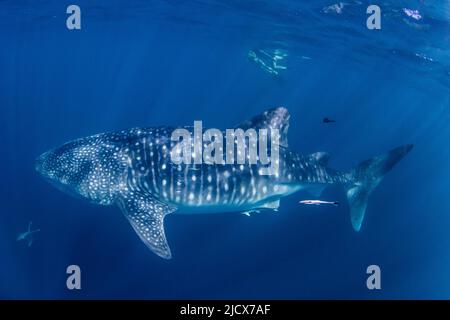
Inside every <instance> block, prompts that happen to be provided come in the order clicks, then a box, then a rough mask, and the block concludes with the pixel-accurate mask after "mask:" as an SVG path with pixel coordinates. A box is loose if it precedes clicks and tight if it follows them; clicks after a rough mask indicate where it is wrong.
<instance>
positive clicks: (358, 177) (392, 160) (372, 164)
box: [347, 144, 413, 231]
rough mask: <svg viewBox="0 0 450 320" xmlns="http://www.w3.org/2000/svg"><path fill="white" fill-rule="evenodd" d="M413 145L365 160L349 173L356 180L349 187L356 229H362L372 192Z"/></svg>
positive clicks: (349, 198) (353, 224)
mask: <svg viewBox="0 0 450 320" xmlns="http://www.w3.org/2000/svg"><path fill="white" fill-rule="evenodd" d="M412 147H413V146H412V145H411V144H408V145H405V146H402V147H398V148H395V149H392V150H391V151H389V152H387V153H385V154H382V155H380V156H377V157H374V158H372V159H369V160H366V161H363V162H361V163H360V164H359V165H358V166H357V167H356V168H355V169H353V170H352V171H350V172H349V173H348V174H347V176H348V178H350V179H352V180H353V181H354V185H352V186H350V187H349V188H348V189H347V199H348V202H349V205H350V217H351V221H352V226H353V229H355V231H359V230H360V229H361V224H362V222H363V219H364V214H365V212H366V208H367V201H368V199H369V196H370V193H371V192H372V191H373V189H375V187H376V186H377V185H378V184H379V183H380V182H381V180H382V179H383V177H384V175H385V174H386V173H387V172H389V171H390V170H391V169H392V168H393V167H394V166H395V165H396V164H397V162H399V161H400V160H401V159H402V158H403V157H404V156H405V155H406V154H407V153H408V152H409V151H411V149H412Z"/></svg>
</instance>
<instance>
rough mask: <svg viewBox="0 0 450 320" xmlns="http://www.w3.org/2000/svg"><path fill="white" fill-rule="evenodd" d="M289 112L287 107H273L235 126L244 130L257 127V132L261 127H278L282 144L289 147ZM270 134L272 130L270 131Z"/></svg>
mask: <svg viewBox="0 0 450 320" xmlns="http://www.w3.org/2000/svg"><path fill="white" fill-rule="evenodd" d="M289 117H290V115H289V112H288V110H287V109H286V108H283V107H279V108H272V109H269V110H267V111H265V112H263V113H261V114H259V115H257V116H255V117H253V118H252V119H250V120H247V121H245V122H243V123H241V124H239V125H238V126H236V127H235V128H236V129H237V128H240V129H242V130H244V131H245V130H247V129H250V128H253V129H255V130H256V131H257V132H258V130H259V129H270V130H273V129H277V130H278V131H279V134H280V141H279V144H280V146H283V147H287V146H288V139H287V133H288V129H289ZM269 135H270V131H269Z"/></svg>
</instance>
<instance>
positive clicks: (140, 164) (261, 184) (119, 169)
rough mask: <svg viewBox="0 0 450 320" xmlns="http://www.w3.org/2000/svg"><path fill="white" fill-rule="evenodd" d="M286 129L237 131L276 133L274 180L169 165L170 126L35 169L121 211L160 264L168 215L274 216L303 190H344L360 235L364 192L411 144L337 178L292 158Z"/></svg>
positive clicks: (322, 165) (92, 146)
mask: <svg viewBox="0 0 450 320" xmlns="http://www.w3.org/2000/svg"><path fill="white" fill-rule="evenodd" d="M288 126H289V113H288V111H287V110H286V109H285V108H274V109H270V110H267V111H266V112H264V113H262V114H261V115H258V116H256V117H254V118H253V119H251V120H249V121H246V122H244V123H242V124H240V125H238V126H237V127H236V128H241V129H243V130H247V129H249V128H254V129H255V130H258V129H263V128H266V129H268V130H273V129H277V130H279V132H280V135H281V137H280V148H279V171H278V174H276V175H261V174H260V170H259V169H260V166H262V165H260V164H214V165H211V164H206V163H203V164H193V163H192V164H174V163H173V162H172V161H171V156H170V150H171V148H173V146H174V144H175V143H176V142H174V141H172V140H171V134H172V132H173V130H174V129H175V128H171V127H153V128H134V129H129V130H123V131H119V132H113V133H101V134H97V135H94V136H90V137H86V138H81V139H78V140H75V141H72V142H68V143H66V144H64V145H62V146H61V147H59V148H56V149H53V150H50V151H48V152H45V153H44V154H42V155H41V156H39V157H38V159H37V160H36V170H37V171H38V172H40V173H41V174H42V175H43V176H44V177H45V178H47V179H48V180H50V182H52V183H53V184H54V185H56V186H57V187H58V188H60V189H62V190H64V191H67V192H69V193H72V194H76V195H81V196H82V197H83V198H87V199H89V200H90V201H92V202H94V203H97V204H102V205H117V206H118V207H120V208H121V209H122V211H123V213H124V215H125V217H126V218H127V219H128V220H129V221H130V223H131V225H132V226H133V228H134V230H135V231H136V233H137V234H138V235H139V237H140V238H141V240H142V241H143V242H144V243H145V244H146V245H147V246H148V247H149V248H150V249H151V250H152V251H153V252H154V253H156V254H157V255H159V256H160V257H162V258H166V259H169V258H171V251H170V248H169V246H168V244H167V241H166V236H165V232H164V217H165V216H166V215H167V214H170V213H217V212H249V211H256V210H258V209H263V208H267V209H273V210H277V209H278V207H279V201H280V198H282V197H284V196H287V195H289V194H292V193H293V192H296V191H298V190H302V189H306V190H310V191H311V192H313V193H316V194H317V193H318V192H320V191H321V190H323V188H325V187H326V186H328V185H331V184H339V185H342V186H343V188H345V191H346V194H347V198H348V202H349V206H350V211H351V212H350V215H351V223H352V225H353V228H354V229H355V230H356V231H359V230H360V228H361V223H362V221H363V218H364V214H365V211H366V207H367V201H368V197H369V195H370V193H371V192H372V190H373V189H374V188H375V187H376V186H377V185H378V184H379V183H380V181H381V180H382V179H383V177H384V175H385V174H386V173H387V172H388V171H389V170H391V169H392V167H393V166H394V165H395V164H396V163H397V162H398V161H400V160H401V159H402V158H403V157H404V156H405V155H406V154H407V153H408V152H409V151H410V150H411V148H412V145H405V146H402V147H398V148H395V149H393V150H391V151H389V152H387V153H385V154H383V155H380V156H376V157H374V158H372V159H369V160H366V161H364V162H362V163H360V164H359V165H358V166H357V167H356V168H354V169H352V170H349V171H337V170H334V169H331V168H329V167H328V166H327V163H328V159H329V155H328V154H327V153H325V152H317V153H314V154H310V155H306V156H303V155H300V154H297V153H295V152H293V151H290V150H289V149H288V145H287V131H288ZM189 130H190V129H189Z"/></svg>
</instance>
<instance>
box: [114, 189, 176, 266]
mask: <svg viewBox="0 0 450 320" xmlns="http://www.w3.org/2000/svg"><path fill="white" fill-rule="evenodd" d="M118 204H119V207H120V208H121V209H122V211H123V213H124V215H125V217H127V219H128V221H130V223H131V226H132V227H133V229H134V230H135V231H136V233H137V234H138V235H139V237H140V238H141V240H142V241H143V242H144V243H145V245H146V246H147V247H149V248H150V249H151V250H152V251H153V252H154V253H156V254H157V255H158V256H160V257H161V258H164V259H170V258H171V257H172V254H171V252H170V248H169V245H168V244H167V240H166V236H165V233H164V217H165V216H166V215H167V214H169V213H171V212H173V211H175V210H176V207H174V206H170V205H167V204H165V203H163V202H161V201H159V200H158V199H156V198H155V197H154V196H152V195H151V194H147V193H142V192H136V191H133V192H128V193H122V197H120V198H119V201H118Z"/></svg>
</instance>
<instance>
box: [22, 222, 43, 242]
mask: <svg viewBox="0 0 450 320" xmlns="http://www.w3.org/2000/svg"><path fill="white" fill-rule="evenodd" d="M32 224H33V222H31V221H30V223H28V231H25V232H22V233H19V235H18V236H17V241H20V240H26V239H28V246H29V247H31V245H32V244H33V233H36V232H39V231H41V230H40V229H36V230H31V225H32Z"/></svg>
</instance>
